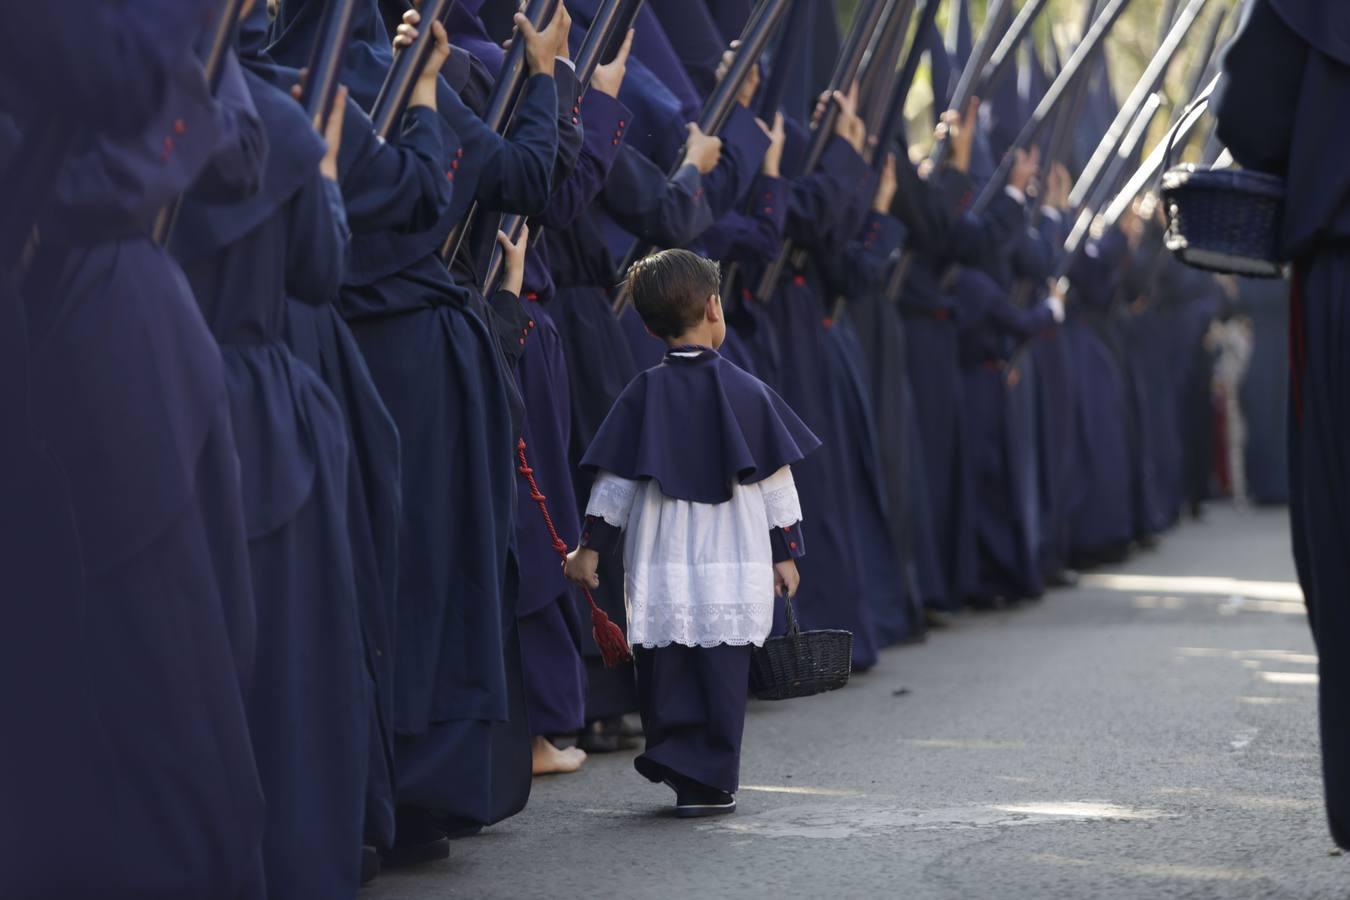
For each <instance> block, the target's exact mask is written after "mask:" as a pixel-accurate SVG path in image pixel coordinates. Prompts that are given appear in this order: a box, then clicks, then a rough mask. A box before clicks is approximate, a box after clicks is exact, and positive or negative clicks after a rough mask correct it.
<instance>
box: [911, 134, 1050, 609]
mask: <svg viewBox="0 0 1350 900" xmlns="http://www.w3.org/2000/svg"><path fill="white" fill-rule="evenodd" d="M897 171H898V174H899V176H900V181H901V187H900V191H899V194H897V199H896V211H897V215H899V216H900V218H901V221H903V222H904V224H905V225H906V227H907V229H908V231H909V235H910V248H911V250H912V252H913V259H912V264H911V266H910V270H909V276H908V278H907V279H906V282H905V290H904V293H903V294H902V296H901V300H900V304H901V310H902V312H903V314H904V318H905V334H906V338H907V340H908V352H909V375H910V382H911V384H912V386H913V392H914V399H915V405H916V406H915V408H916V412H917V421H918V428H919V432H920V434H921V435H922V439H923V444H924V446H923V456H924V462H925V465H926V467H927V473H928V477H927V481H928V495H929V510H930V512H931V514H932V529H933V534H934V537H935V542H936V545H937V548H938V554H939V562H940V565H941V576H942V579H943V586H944V592H943V595H942V596H941V597H934V598H932V599H933V605H934V606H935V607H936V608H938V609H942V610H954V609H957V608H959V607H960V606H961V605H962V604H963V603H964V602H965V600H966V598H967V597H968V596H969V595H970V593H971V592H972V591H973V590H974V589H975V586H976V582H977V580H978V571H977V556H976V547H975V511H974V497H973V496H972V488H973V474H972V472H973V470H972V461H971V456H970V454H971V453H972V448H971V446H970V441H969V438H968V435H967V434H966V425H965V422H966V418H965V417H966V412H965V398H964V390H963V380H962V375H961V365H960V363H961V361H960V349H959V332H958V317H959V316H960V315H961V311H960V304H959V302H958V298H957V297H954V296H948V295H946V294H945V293H944V290H943V283H942V279H943V277H944V276H943V272H945V270H946V268H947V264H948V263H949V261H956V262H969V263H973V264H981V263H984V262H986V261H987V260H989V259H991V258H994V257H996V256H997V255H998V253H997V250H996V248H999V247H1002V246H1005V245H1006V244H1007V243H1008V242H1009V241H1010V240H1011V238H1012V236H1013V235H1014V234H1016V233H1018V230H1019V229H1020V228H1021V227H1022V226H1023V222H1024V213H1023V210H1022V208H1021V206H1020V205H1019V204H1018V203H1017V202H1016V201H1014V200H1013V199H1011V198H1010V197H1008V196H1007V195H1006V194H1004V193H1000V194H999V195H998V196H997V197H995V199H994V201H993V203H992V204H991V205H990V207H989V209H988V210H987V211H986V212H985V215H984V216H983V217H982V218H979V219H977V218H975V217H973V216H970V215H967V214H963V213H961V212H960V210H961V209H962V207H963V206H964V205H965V204H966V203H967V202H968V200H969V197H970V195H971V184H970V182H969V179H967V178H966V177H965V176H964V175H962V174H961V173H957V172H954V171H951V170H946V171H944V172H942V173H941V174H940V175H938V176H935V177H936V181H934V182H931V183H930V182H924V181H921V180H920V179H919V178H918V176H917V174H916V173H915V172H914V168H913V167H912V166H909V165H906V164H905V163H904V162H903V161H901V164H900V165H899V167H898V170H897Z"/></svg>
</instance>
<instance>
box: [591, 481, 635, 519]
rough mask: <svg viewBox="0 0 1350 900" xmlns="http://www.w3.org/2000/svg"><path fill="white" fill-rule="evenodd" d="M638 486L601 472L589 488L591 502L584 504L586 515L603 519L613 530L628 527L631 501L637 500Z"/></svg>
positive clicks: (631, 506)
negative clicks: (593, 484)
mask: <svg viewBox="0 0 1350 900" xmlns="http://www.w3.org/2000/svg"><path fill="white" fill-rule="evenodd" d="M638 487H639V484H638V482H636V481H630V480H629V479H627V478H620V477H619V476H618V475H614V474H612V473H610V472H601V473H600V474H599V476H598V477H597V478H596V479H595V486H594V487H592V488H591V500H590V502H589V503H587V504H586V515H587V516H588V517H590V516H594V517H595V518H597V519H604V520H605V521H606V522H608V523H609V524H610V525H613V526H614V527H615V528H626V527H627V526H628V514H629V513H630V512H632V509H633V501H634V500H635V499H636V498H637V492H638Z"/></svg>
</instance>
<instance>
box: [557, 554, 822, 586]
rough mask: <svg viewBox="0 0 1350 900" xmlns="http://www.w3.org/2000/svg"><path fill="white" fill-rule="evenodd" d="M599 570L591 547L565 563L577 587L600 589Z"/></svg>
mask: <svg viewBox="0 0 1350 900" xmlns="http://www.w3.org/2000/svg"><path fill="white" fill-rule="evenodd" d="M599 568H600V554H599V553H596V552H595V551H594V550H592V549H590V548H589V547H578V548H577V549H575V550H573V551H572V552H571V553H569V554H567V562H565V563H563V574H564V575H566V576H567V580H568V581H570V582H572V583H573V584H575V585H576V586H577V587H584V588H598V587H599V586H600V576H599V575H597V574H596V570H597V569H599ZM794 571H795V570H794Z"/></svg>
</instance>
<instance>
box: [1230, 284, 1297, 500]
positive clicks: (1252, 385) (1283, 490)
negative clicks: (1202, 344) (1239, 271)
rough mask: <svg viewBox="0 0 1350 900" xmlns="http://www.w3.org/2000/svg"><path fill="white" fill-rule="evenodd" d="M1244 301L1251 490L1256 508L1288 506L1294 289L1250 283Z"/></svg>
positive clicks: (1242, 295)
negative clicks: (1248, 326) (1248, 337)
mask: <svg viewBox="0 0 1350 900" xmlns="http://www.w3.org/2000/svg"><path fill="white" fill-rule="evenodd" d="M1238 296H1239V298H1240V303H1241V305H1242V307H1243V309H1244V311H1245V312H1246V313H1247V315H1249V316H1250V317H1251V320H1252V359H1251V365H1250V367H1249V368H1248V370H1247V378H1246V380H1245V381H1244V382H1243V383H1242V411H1243V413H1244V414H1245V416H1246V418H1247V448H1246V450H1247V489H1248V493H1249V494H1250V496H1251V499H1252V501H1253V502H1254V503H1261V504H1279V503H1288V502H1289V454H1288V452H1287V448H1286V446H1285V430H1286V428H1287V418H1288V407H1289V404H1288V400H1289V361H1288V359H1287V356H1288V352H1289V316H1288V311H1287V309H1286V304H1287V303H1288V300H1289V285H1288V284H1287V283H1285V282H1283V281H1264V280H1260V281H1258V280H1255V279H1244V280H1243V281H1241V282H1240V283H1239V287H1238Z"/></svg>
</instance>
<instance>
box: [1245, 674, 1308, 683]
mask: <svg viewBox="0 0 1350 900" xmlns="http://www.w3.org/2000/svg"><path fill="white" fill-rule="evenodd" d="M1256 675H1257V677H1258V678H1260V679H1261V680H1262V681H1264V682H1267V683H1269V684H1298V685H1315V684H1317V673H1316V672H1257V673H1256Z"/></svg>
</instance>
